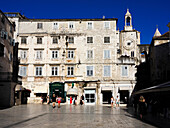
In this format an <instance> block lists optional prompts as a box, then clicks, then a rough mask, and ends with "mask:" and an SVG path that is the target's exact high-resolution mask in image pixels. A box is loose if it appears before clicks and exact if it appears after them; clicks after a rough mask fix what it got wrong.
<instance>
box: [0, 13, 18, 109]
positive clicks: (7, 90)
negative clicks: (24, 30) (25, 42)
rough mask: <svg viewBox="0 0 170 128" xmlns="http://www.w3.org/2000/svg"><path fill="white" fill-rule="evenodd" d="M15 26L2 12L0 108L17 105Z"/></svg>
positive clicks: (0, 30) (0, 19) (0, 16)
mask: <svg viewBox="0 0 170 128" xmlns="http://www.w3.org/2000/svg"><path fill="white" fill-rule="evenodd" d="M14 28H15V26H14V24H13V23H11V21H9V20H8V18H7V17H6V16H5V14H4V13H3V12H2V11H1V10H0V35H1V37H0V94H1V95H0V108H6V107H11V106H13V105H14V103H15V98H14V95H15V86H16V85H17V84H19V81H18V66H19V63H18V43H15V41H14V39H13V33H14Z"/></svg>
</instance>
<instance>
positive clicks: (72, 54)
mask: <svg viewBox="0 0 170 128" xmlns="http://www.w3.org/2000/svg"><path fill="white" fill-rule="evenodd" d="M67 57H68V58H70V59H73V58H74V51H73V50H69V51H68V56H67Z"/></svg>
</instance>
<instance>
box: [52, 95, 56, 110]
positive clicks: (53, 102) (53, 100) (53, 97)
mask: <svg viewBox="0 0 170 128" xmlns="http://www.w3.org/2000/svg"><path fill="white" fill-rule="evenodd" d="M51 102H52V104H53V105H52V107H53V108H55V103H56V96H55V94H53V96H52V99H51Z"/></svg>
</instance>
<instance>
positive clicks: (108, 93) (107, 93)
mask: <svg viewBox="0 0 170 128" xmlns="http://www.w3.org/2000/svg"><path fill="white" fill-rule="evenodd" d="M102 93H103V104H111V97H112V92H111V91H102Z"/></svg>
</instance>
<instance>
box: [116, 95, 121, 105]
mask: <svg viewBox="0 0 170 128" xmlns="http://www.w3.org/2000/svg"><path fill="white" fill-rule="evenodd" d="M115 104H116V107H119V104H120V99H119V96H117V97H116V100H115Z"/></svg>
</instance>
